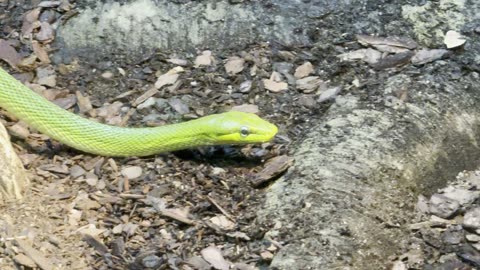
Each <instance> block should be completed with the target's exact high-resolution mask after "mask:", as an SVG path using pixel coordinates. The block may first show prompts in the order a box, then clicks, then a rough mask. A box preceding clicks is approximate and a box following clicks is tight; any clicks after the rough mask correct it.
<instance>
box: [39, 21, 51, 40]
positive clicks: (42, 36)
mask: <svg viewBox="0 0 480 270" xmlns="http://www.w3.org/2000/svg"><path fill="white" fill-rule="evenodd" d="M54 36H55V30H54V29H53V27H52V25H51V24H49V23H48V22H42V23H40V32H38V33H37V35H36V36H35V38H36V39H37V40H38V41H40V42H42V43H48V42H51V41H53V39H54Z"/></svg>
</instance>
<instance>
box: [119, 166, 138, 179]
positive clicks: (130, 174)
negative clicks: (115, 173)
mask: <svg viewBox="0 0 480 270" xmlns="http://www.w3.org/2000/svg"><path fill="white" fill-rule="evenodd" d="M122 175H123V176H125V177H127V178H128V179H135V178H138V177H140V176H141V175H142V168H141V167H140V166H130V167H126V168H123V169H122Z"/></svg>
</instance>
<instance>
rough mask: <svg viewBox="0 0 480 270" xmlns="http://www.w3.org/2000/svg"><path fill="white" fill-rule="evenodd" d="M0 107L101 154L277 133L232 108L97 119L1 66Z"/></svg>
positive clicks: (254, 139) (252, 139) (257, 139)
mask: <svg viewBox="0 0 480 270" xmlns="http://www.w3.org/2000/svg"><path fill="white" fill-rule="evenodd" d="M0 107H2V108H3V109H5V110H7V111H8V112H9V113H11V114H12V115H14V116H15V117H17V118H19V119H21V120H23V121H24V122H26V123H27V124H29V125H30V126H31V127H33V128H35V129H37V130H39V131H40V132H42V133H44V134H46V135H48V136H50V137H51V138H53V139H56V140H58V141H60V142H62V143H64V144H66V145H69V146H71V147H73V148H76V149H78V150H81V151H84V152H88V153H93V154H98V155H103V156H148V155H153V154H157V153H161V152H168V151H174V150H180V149H186V148H195V147H199V146H208V145H219V144H246V143H261V142H267V141H269V140H271V139H272V138H273V137H274V136H275V134H276V133H277V127H276V126H275V125H273V124H271V123H269V122H267V121H265V120H263V119H261V118H260V117H258V116H257V115H255V114H251V113H243V112H234V111H231V112H226V113H221V114H213V115H209V116H205V117H202V118H199V119H195V120H191V121H187V122H182V123H178V124H171V125H165V126H160V127H152V128H125V127H117V126H110V125H106V124H101V123H98V122H94V121H91V120H88V119H86V118H83V117H80V116H78V115H76V114H74V113H71V112H69V111H66V110H64V109H62V108H60V107H58V106H57V105H55V104H53V103H51V102H49V101H48V100H47V99H45V98H44V97H42V96H41V95H39V94H37V93H35V92H33V91H32V90H30V89H29V88H28V87H26V86H24V85H23V84H22V83H20V82H19V81H17V80H16V79H15V78H13V77H12V76H10V75H9V74H8V73H7V72H6V71H5V70H3V69H2V68H0Z"/></svg>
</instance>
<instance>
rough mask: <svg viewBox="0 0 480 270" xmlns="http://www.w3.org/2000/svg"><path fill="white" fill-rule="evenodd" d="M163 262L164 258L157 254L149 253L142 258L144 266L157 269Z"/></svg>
mask: <svg viewBox="0 0 480 270" xmlns="http://www.w3.org/2000/svg"><path fill="white" fill-rule="evenodd" d="M162 263H163V260H162V258H160V257H158V256H156V255H148V256H146V257H145V258H143V259H142V264H143V266H144V267H147V268H152V269H155V268H157V267H159V266H160V265H161V264H162Z"/></svg>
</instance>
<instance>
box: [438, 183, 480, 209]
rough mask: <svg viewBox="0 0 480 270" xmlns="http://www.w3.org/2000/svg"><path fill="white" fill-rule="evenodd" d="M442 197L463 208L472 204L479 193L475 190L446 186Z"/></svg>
mask: <svg viewBox="0 0 480 270" xmlns="http://www.w3.org/2000/svg"><path fill="white" fill-rule="evenodd" d="M443 195H444V196H445V197H447V198H450V199H452V200H455V201H457V202H458V203H460V205H461V206H464V205H469V204H471V203H473V202H474V201H475V200H476V199H477V198H478V197H480V192H479V191H477V190H468V189H465V188H460V187H454V186H448V187H447V188H445V189H444V190H443Z"/></svg>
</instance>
